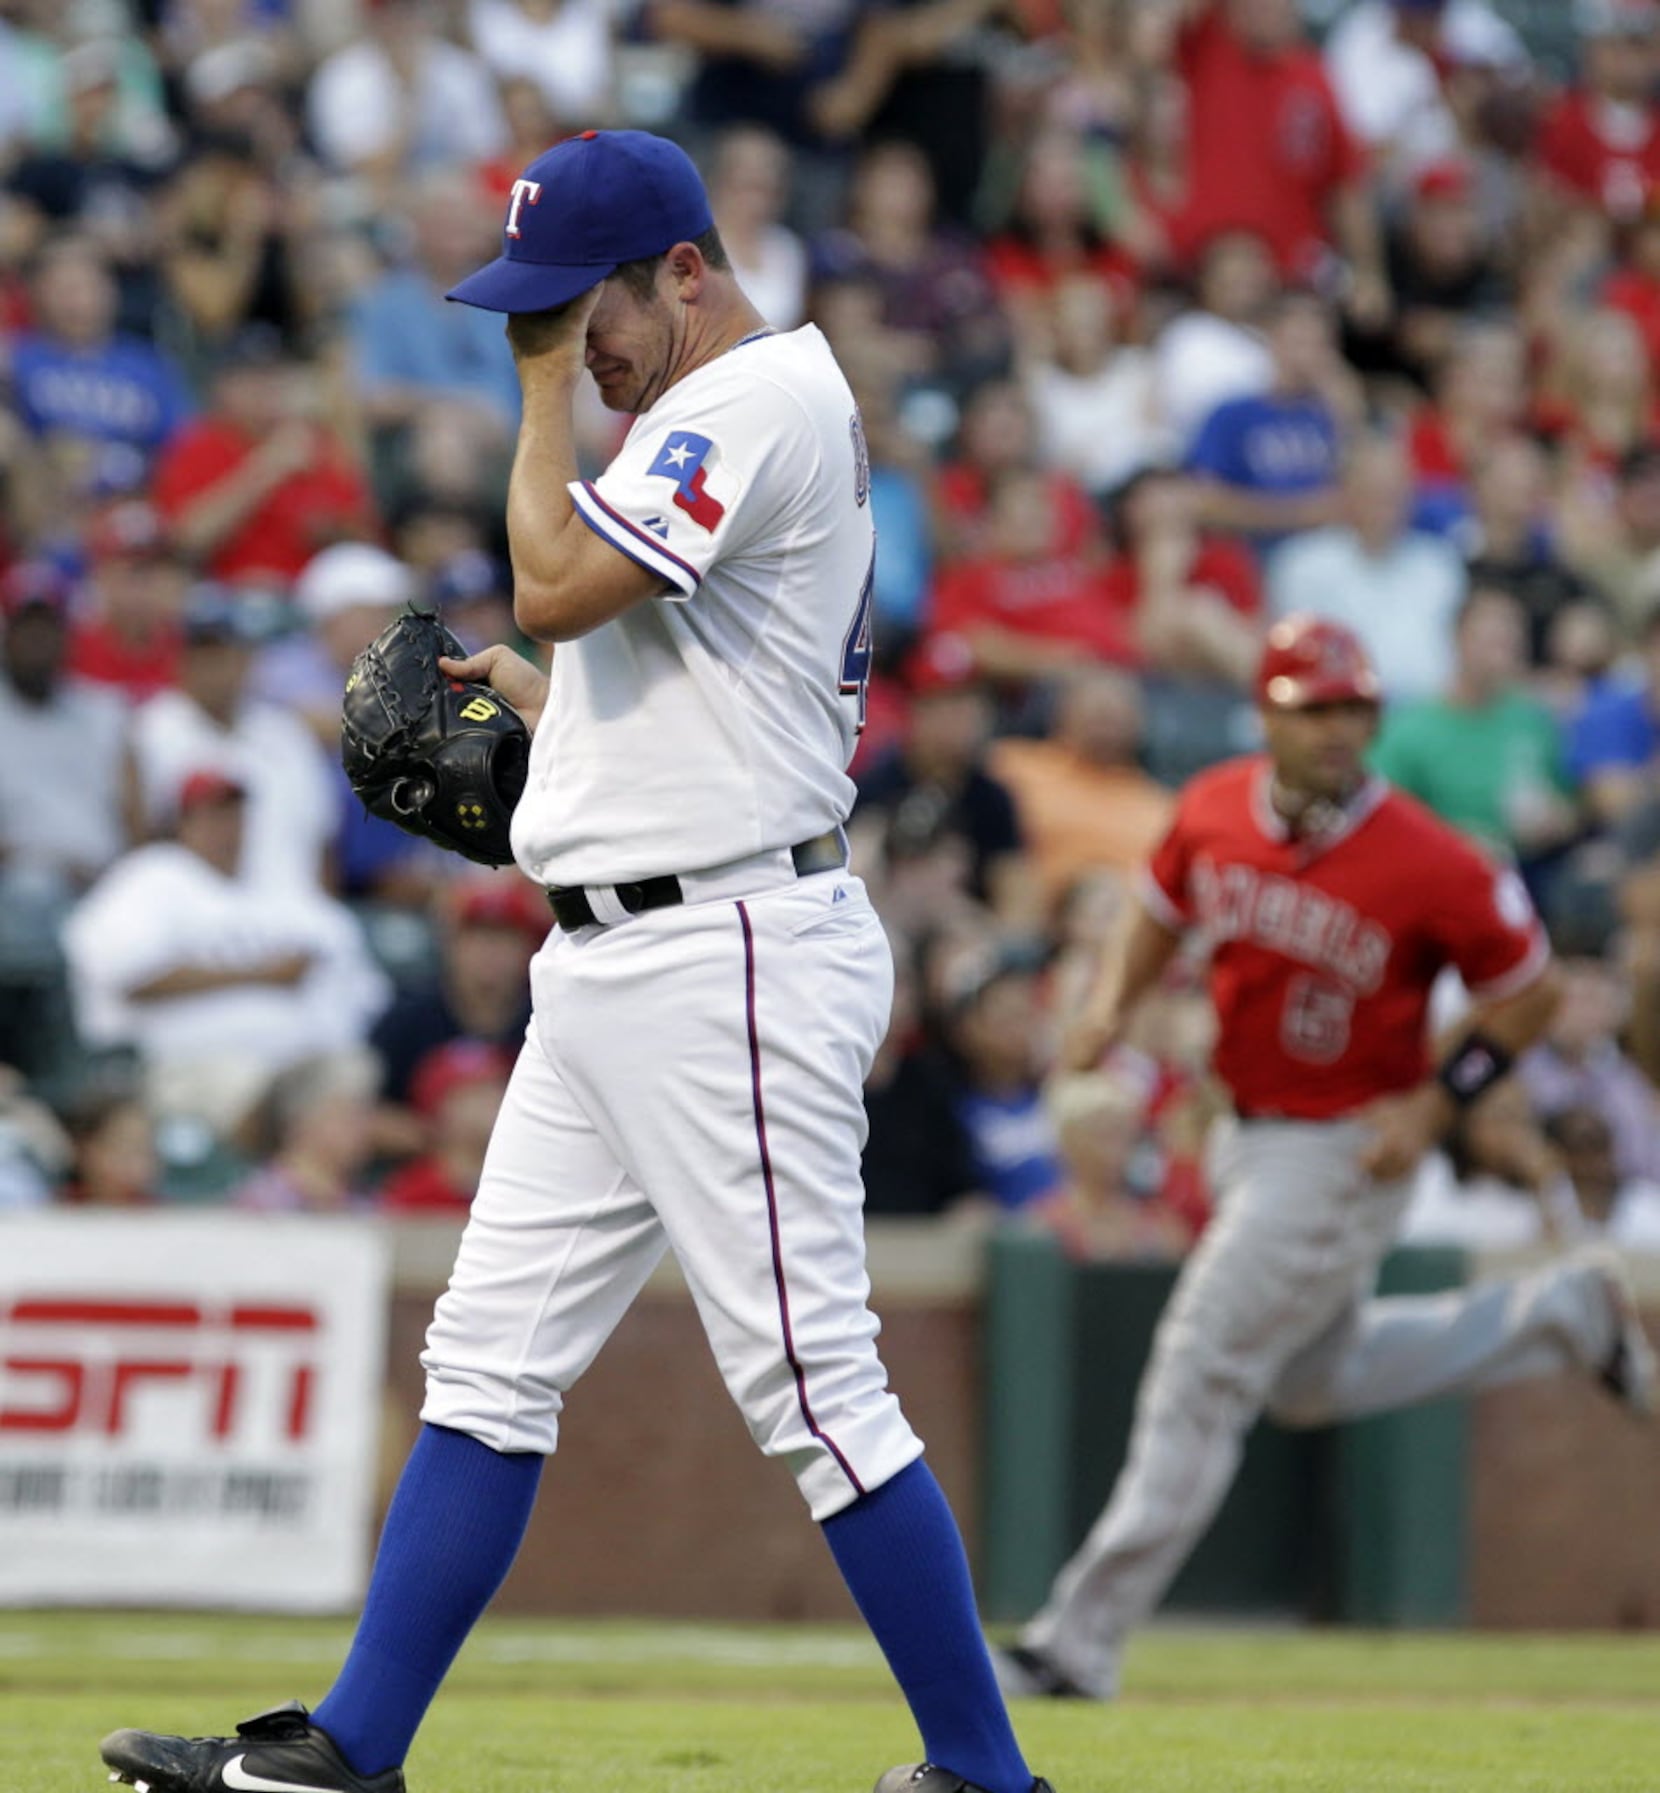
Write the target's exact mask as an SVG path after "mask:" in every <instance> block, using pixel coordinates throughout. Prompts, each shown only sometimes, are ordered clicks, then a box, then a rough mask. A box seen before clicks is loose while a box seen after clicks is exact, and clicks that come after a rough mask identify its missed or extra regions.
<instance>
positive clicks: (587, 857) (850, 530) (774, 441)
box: [513, 325, 875, 885]
mask: <svg viewBox="0 0 1660 1793" xmlns="http://www.w3.org/2000/svg"><path fill="white" fill-rule="evenodd" d="M869 488H870V479H869V463H868V460H867V458H866V454H865V447H864V439H863V435H862V432H861V429H860V425H859V420H858V412H857V409H856V407H855V405H854V402H853V395H852V393H851V392H850V391H849V389H848V385H847V381H846V380H845V379H844V378H843V376H842V373H841V370H840V368H838V367H837V365H836V363H835V360H834V359H833V357H832V356H831V353H830V349H829V346H828V344H827V343H826V342H825V340H824V338H823V336H822V335H821V334H820V333H819V331H818V330H817V329H816V328H815V327H813V326H811V325H808V326H806V327H804V328H802V329H800V330H796V331H792V332H790V333H789V334H787V335H775V334H759V335H756V336H753V337H747V338H745V339H744V341H742V342H741V343H738V344H737V345H735V346H734V347H733V348H732V349H729V350H728V351H727V352H726V353H725V354H724V355H722V356H720V357H718V358H717V359H716V360H714V361H712V362H710V363H709V364H708V365H706V366H704V367H701V368H698V369H697V370H696V371H695V372H694V373H691V374H688V375H687V376H686V377H685V378H684V379H683V380H680V381H679V382H677V383H676V384H675V385H674V386H672V387H671V388H670V389H669V390H668V391H667V392H666V393H665V394H664V395H663V396H662V397H661V398H660V399H659V400H658V401H657V403H656V404H655V405H653V406H652V408H651V409H650V410H649V411H647V412H645V413H644V414H643V415H641V416H640V417H639V418H637V419H636V421H635V423H634V426H633V428H632V429H631V430H630V431H629V433H628V437H627V439H626V441H625V442H624V443H623V446H622V448H621V450H620V451H619V453H618V455H617V457H616V459H615V460H614V461H613V462H612V464H611V465H610V466H609V467H608V468H607V469H606V471H605V472H604V474H603V475H601V477H600V478H599V479H597V480H593V481H583V482H580V483H578V484H575V485H573V486H572V487H571V488H570V490H571V496H572V498H573V499H574V500H575V503H576V506H577V509H578V511H579V512H580V514H581V516H582V519H583V521H584V522H585V523H587V525H588V527H589V528H591V529H593V530H594V531H596V532H597V533H598V534H600V535H602V536H603V537H604V538H605V539H606V540H607V541H608V542H610V543H611V544H612V545H613V546H614V547H616V548H617V549H618V550H619V551H620V552H622V553H624V554H626V555H628V556H629V558H630V559H631V560H635V561H638V562H639V564H640V565H641V566H644V567H648V568H649V569H651V571H653V572H655V573H659V574H661V576H662V578H663V582H664V585H665V587H666V588H667V589H666V591H665V595H664V597H663V598H662V599H657V600H653V601H651V602H649V603H644V604H636V605H634V606H633V607H632V608H631V609H629V610H627V611H625V612H624V613H623V614H622V615H621V616H619V617H617V618H616V619H614V620H613V621H612V622H609V623H606V624H604V625H603V626H602V627H600V628H598V629H595V630H594V631H592V633H590V634H588V635H585V636H583V637H582V638H581V639H580V640H578V641H574V642H569V643H566V644H563V645H561V646H560V648H559V649H558V651H557V652H556V653H555V655H554V657H553V686H552V691H551V693H550V696H549V701H548V706H547V709H546V710H545V711H544V713H543V718H542V722H541V724H540V726H539V727H538V728H537V730H536V734H535V738H534V742H533V744H532V748H531V759H530V778H529V783H528V785H527V787H526V790H525V794H524V796H523V798H522V799H521V800H520V802H519V806H518V809H517V811H516V812H515V815H514V818H513V847H514V852H515V854H516V856H517V858H518V861H519V864H520V865H521V866H522V867H523V868H524V869H525V871H526V872H528V873H529V875H530V876H531V877H532V878H534V879H536V880H537V882H539V883H542V884H549V885H573V884H585V885H596V884H599V885H603V884H616V883H620V882H623V881H625V880H628V879H634V878H645V877H651V876H654V875H657V874H659V873H663V872H690V871H699V870H703V869H705V868H708V867H711V866H717V865H725V864H727V863H728V862H730V861H733V860H739V859H745V858H748V857H750V856H752V855H754V854H757V853H764V852H770V851H773V850H775V849H777V848H781V847H788V846H792V845H794V844H795V843H796V842H798V841H803V840H810V839H811V838H813V837H814V836H815V835H819V834H823V833H825V832H826V831H827V830H829V829H831V828H833V827H835V826H836V825H837V824H838V823H840V822H842V821H845V820H846V818H847V815H848V812H849V810H850V809H851V808H852V803H853V784H852V781H851V780H850V779H849V778H848V776H847V771H846V767H847V763H848V761H849V759H850V758H851V757H852V752H853V742H854V738H855V736H856V734H857V733H858V728H859V724H860V722H861V720H862V712H863V707H864V692H865V682H866V679H867V677H868V674H869V667H870V611H871V583H872V573H873V568H874V557H875V531H874V529H873V527H872V524H871V518H870V506H869V502H868V500H869Z"/></svg>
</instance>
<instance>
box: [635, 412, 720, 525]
mask: <svg viewBox="0 0 1660 1793" xmlns="http://www.w3.org/2000/svg"><path fill="white" fill-rule="evenodd" d="M714 446H715V445H714V443H713V442H711V441H710V440H709V438H708V437H707V436H699V435H697V434H695V433H694V432H693V431H691V430H674V431H672V432H671V433H670V434H669V436H668V437H667V439H666V440H665V441H664V443H663V446H662V447H661V448H660V449H658V451H657V458H656V459H655V460H654V461H653V462H652V463H651V465H650V466H649V467H648V468H647V469H646V474H647V477H648V478H662V479H669V480H673V481H674V503H675V507H676V508H677V509H679V510H683V511H684V512H685V513H686V515H687V516H688V517H690V518H691V520H692V521H693V522H694V523H696V524H697V525H698V527H699V528H700V529H706V530H708V531H709V533H710V534H711V535H713V534H714V532H715V529H716V528H717V526H718V525H719V523H720V520H721V518H722V517H724V516H725V515H726V506H725V505H724V504H722V503H721V501H720V500H719V499H718V498H717V497H715V495H714V494H713V493H712V492H711V491H709V489H708V485H707V480H708V474H707V472H706V471H705V468H704V462H705V461H707V460H708V458H709V456H710V454H711V453H712V452H713V450H714Z"/></svg>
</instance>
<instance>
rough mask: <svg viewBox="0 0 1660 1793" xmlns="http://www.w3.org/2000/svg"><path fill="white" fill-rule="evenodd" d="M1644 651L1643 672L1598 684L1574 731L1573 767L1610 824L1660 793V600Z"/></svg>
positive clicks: (1647, 628)
mask: <svg viewBox="0 0 1660 1793" xmlns="http://www.w3.org/2000/svg"><path fill="white" fill-rule="evenodd" d="M1642 654H1643V670H1642V673H1641V675H1640V676H1639V677H1638V678H1637V679H1635V680H1629V681H1628V680H1618V679H1608V680H1604V681H1603V682H1602V683H1601V684H1599V685H1596V686H1594V687H1593V688H1592V690H1591V693H1590V695H1589V696H1588V697H1587V698H1586V700H1585V706H1584V708H1583V709H1582V710H1581V711H1580V712H1579V714H1578V715H1577V716H1576V717H1575V718H1574V720H1573V723H1572V726H1571V729H1570V731H1569V737H1568V762H1569V767H1570V769H1571V771H1572V772H1573V774H1574V776H1575V778H1577V779H1578V780H1579V782H1580V784H1581V785H1582V786H1583V788H1584V791H1585V796H1586V799H1587V801H1588V802H1589V803H1590V805H1591V808H1592V810H1593V812H1594V813H1595V815H1596V817H1597V820H1598V821H1599V822H1601V823H1603V824H1604V825H1609V826H1611V825H1613V824H1614V823H1617V822H1620V821H1623V820H1624V819H1625V818H1626V817H1627V816H1629V815H1630V814H1631V813H1632V812H1633V811H1634V810H1635V809H1636V808H1637V806H1638V805H1639V804H1641V803H1643V802H1645V801H1648V800H1652V799H1654V798H1655V797H1660V605H1656V606H1655V608H1654V609H1652V610H1651V611H1650V612H1649V614H1648V618H1647V620H1646V621H1645V623H1644V625H1643V632H1642Z"/></svg>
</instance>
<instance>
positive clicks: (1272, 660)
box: [1257, 616, 1382, 710]
mask: <svg viewBox="0 0 1660 1793" xmlns="http://www.w3.org/2000/svg"><path fill="white" fill-rule="evenodd" d="M1381 696H1382V691H1381V688H1380V687H1379V685H1378V675H1377V674H1376V672H1374V671H1373V670H1372V662H1371V660H1370V659H1369V658H1368V657H1367V654H1366V649H1365V648H1364V647H1362V646H1361V643H1360V637H1359V636H1358V635H1356V634H1355V632H1354V631H1353V630H1352V629H1348V628H1345V627H1344V626H1343V624H1342V623H1334V622H1328V621H1327V620H1326V618H1325V617H1322V616H1288V617H1286V618H1285V619H1284V620H1283V621H1281V622H1277V623H1275V625H1274V626H1273V628H1272V629H1270V630H1269V631H1268V643H1267V645H1266V647H1264V648H1263V650H1262V660H1261V663H1260V664H1259V665H1258V667H1257V702H1258V703H1261V704H1267V705H1268V706H1269V707H1270V708H1271V709H1276V710H1301V709H1304V708H1306V707H1307V706H1308V705H1309V704H1322V703H1344V702H1353V701H1356V700H1358V701H1360V702H1362V703H1376V702H1377V701H1378V700H1379V698H1380V697H1381Z"/></svg>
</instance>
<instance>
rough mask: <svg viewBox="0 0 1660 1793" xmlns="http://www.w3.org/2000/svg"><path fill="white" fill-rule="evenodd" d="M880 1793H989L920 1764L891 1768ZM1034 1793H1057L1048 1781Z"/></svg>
mask: <svg viewBox="0 0 1660 1793" xmlns="http://www.w3.org/2000/svg"><path fill="white" fill-rule="evenodd" d="M876 1793H985V1788H983V1787H976V1786H975V1785H974V1783H973V1782H972V1781H965V1780H964V1779H963V1777H962V1776H961V1775H960V1774H953V1773H952V1772H951V1770H950V1769H949V1768H936V1767H934V1765H933V1764H932V1763H931V1762H917V1763H914V1764H909V1765H907V1766H906V1767H904V1768H890V1769H889V1770H888V1771H887V1773H886V1774H884V1775H883V1776H882V1778H881V1779H880V1780H879V1781H878V1782H877V1783H876ZM1032 1793H1055V1789H1054V1788H1053V1787H1051V1786H1050V1785H1049V1783H1048V1782H1047V1781H1045V1780H1035V1781H1033V1782H1032Z"/></svg>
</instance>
